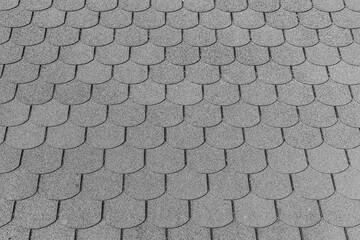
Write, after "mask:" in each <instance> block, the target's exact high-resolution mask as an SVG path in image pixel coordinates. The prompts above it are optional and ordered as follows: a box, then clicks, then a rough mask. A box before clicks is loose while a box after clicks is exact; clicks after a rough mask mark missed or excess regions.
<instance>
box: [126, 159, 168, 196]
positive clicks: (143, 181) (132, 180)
mask: <svg viewBox="0 0 360 240" xmlns="http://www.w3.org/2000/svg"><path fill="white" fill-rule="evenodd" d="M124 193H125V194H126V195H128V196H130V197H132V198H134V199H137V200H149V199H155V198H158V197H160V196H161V195H162V194H164V193H165V175H164V174H160V173H154V172H153V171H151V170H150V168H149V167H146V166H145V168H142V169H141V170H140V171H138V172H135V173H130V174H127V175H125V186H124Z"/></svg>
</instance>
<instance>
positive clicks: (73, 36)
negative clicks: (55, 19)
mask: <svg viewBox="0 0 360 240" xmlns="http://www.w3.org/2000/svg"><path fill="white" fill-rule="evenodd" d="M79 37H80V30H79V29H76V28H73V27H70V26H68V25H67V24H63V25H61V26H59V27H56V28H49V29H47V33H46V40H47V41H48V42H50V43H51V44H53V45H55V46H67V45H72V44H74V43H76V42H77V41H78V40H79Z"/></svg>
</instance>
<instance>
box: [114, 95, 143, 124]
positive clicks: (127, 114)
mask: <svg viewBox="0 0 360 240" xmlns="http://www.w3.org/2000/svg"><path fill="white" fill-rule="evenodd" d="M109 120H110V121H112V122H113V123H114V124H116V125H119V126H136V125H138V124H140V123H142V122H143V121H144V120H145V107H144V106H142V105H140V104H137V103H134V102H133V101H131V100H127V101H125V102H123V103H121V104H115V105H111V106H110V107H109Z"/></svg>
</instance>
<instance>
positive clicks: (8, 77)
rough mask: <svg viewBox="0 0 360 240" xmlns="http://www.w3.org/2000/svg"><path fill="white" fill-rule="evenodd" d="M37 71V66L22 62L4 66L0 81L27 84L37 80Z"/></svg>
mask: <svg viewBox="0 0 360 240" xmlns="http://www.w3.org/2000/svg"><path fill="white" fill-rule="evenodd" d="M39 70H40V68H39V66H38V65H33V64H30V63H27V62H25V61H24V60H22V61H19V62H16V63H13V64H8V65H5V67H4V70H3V75H2V80H3V81H8V82H11V83H29V82H32V81H34V80H35V79H37V78H38V76H39Z"/></svg>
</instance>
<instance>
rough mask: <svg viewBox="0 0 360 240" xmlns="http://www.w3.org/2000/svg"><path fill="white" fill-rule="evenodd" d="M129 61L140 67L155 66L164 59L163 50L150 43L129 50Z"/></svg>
mask: <svg viewBox="0 0 360 240" xmlns="http://www.w3.org/2000/svg"><path fill="white" fill-rule="evenodd" d="M130 57H131V60H133V61H134V62H136V63H138V64H141V65H155V64H158V63H160V62H162V61H163V60H164V59H165V49H164V48H163V47H158V46H156V45H154V44H152V43H146V44H144V45H142V46H137V47H133V48H132V49H131V56H130Z"/></svg>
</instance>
